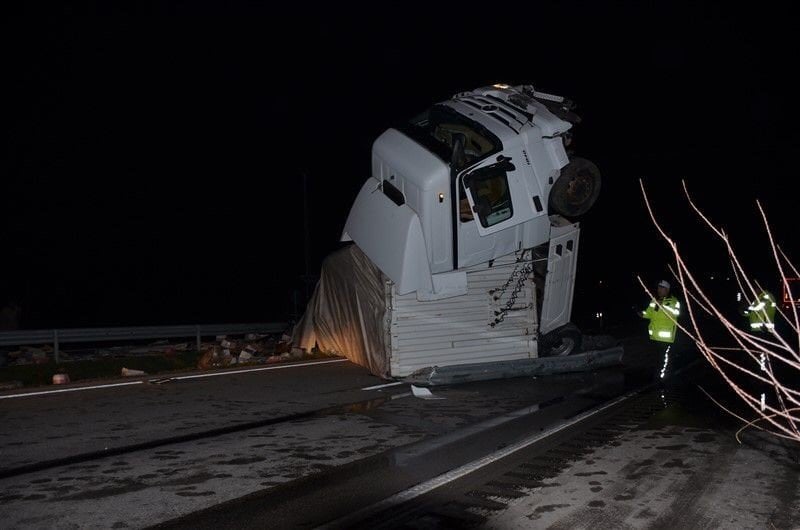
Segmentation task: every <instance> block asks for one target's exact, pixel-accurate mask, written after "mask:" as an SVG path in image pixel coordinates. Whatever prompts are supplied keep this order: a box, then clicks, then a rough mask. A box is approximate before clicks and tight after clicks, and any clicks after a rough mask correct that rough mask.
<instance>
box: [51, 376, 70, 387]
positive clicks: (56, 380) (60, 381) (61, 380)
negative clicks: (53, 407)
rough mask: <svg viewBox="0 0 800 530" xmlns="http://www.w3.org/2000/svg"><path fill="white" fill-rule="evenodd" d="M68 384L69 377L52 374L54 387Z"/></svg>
mask: <svg viewBox="0 0 800 530" xmlns="http://www.w3.org/2000/svg"><path fill="white" fill-rule="evenodd" d="M68 383H69V375H67V374H53V384H54V385H66V384H68Z"/></svg>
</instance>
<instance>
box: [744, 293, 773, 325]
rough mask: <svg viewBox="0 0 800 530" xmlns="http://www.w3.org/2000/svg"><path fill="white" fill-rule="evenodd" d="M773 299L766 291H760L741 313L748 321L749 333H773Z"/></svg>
mask: <svg viewBox="0 0 800 530" xmlns="http://www.w3.org/2000/svg"><path fill="white" fill-rule="evenodd" d="M776 307H777V304H776V303H775V297H774V296H772V293H770V292H769V291H767V290H763V291H761V293H760V294H759V295H758V298H756V299H755V300H754V301H753V302H751V303H750V305H748V306H747V308H746V309H745V310H744V311H743V313H744V316H746V317H747V318H748V320H749V321H750V331H756V332H761V331H773V330H774V329H775V308H776Z"/></svg>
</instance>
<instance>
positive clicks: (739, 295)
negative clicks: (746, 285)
mask: <svg viewBox="0 0 800 530" xmlns="http://www.w3.org/2000/svg"><path fill="white" fill-rule="evenodd" d="M736 301H737V302H741V301H742V293H736Z"/></svg>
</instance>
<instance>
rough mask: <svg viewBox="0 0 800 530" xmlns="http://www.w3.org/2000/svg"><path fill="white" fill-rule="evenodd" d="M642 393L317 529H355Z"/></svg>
mask: <svg viewBox="0 0 800 530" xmlns="http://www.w3.org/2000/svg"><path fill="white" fill-rule="evenodd" d="M640 391H641V390H637V391H634V392H630V393H628V394H625V395H624V396H621V397H619V398H617V399H615V400H614V401H612V402H610V403H606V404H605V405H602V406H600V407H598V408H596V409H592V410H589V411H587V412H584V413H583V414H579V415H578V416H575V417H574V418H572V419H571V420H568V421H564V422H561V423H559V424H557V425H556V426H555V427H553V428H551V429H550V430H548V431H545V432H543V433H540V434H536V435H534V436H531V437H529V438H526V439H524V440H521V441H519V442H517V443H515V444H512V445H509V446H508V447H505V448H503V449H500V450H499V451H495V452H494V453H491V454H488V455H486V456H484V457H483V458H479V459H477V460H473V461H472V462H469V463H468V464H464V465H463V466H461V467H457V468H455V469H451V470H450V471H448V472H446V473H442V474H441V475H439V476H438V477H434V478H432V479H431V480H428V481H427V482H422V483H420V484H417V485H416V486H414V487H412V488H409V489H407V490H405V491H401V492H400V493H396V494H394V495H392V496H391V497H388V498H386V499H384V500H382V501H379V502H376V503H375V504H372V505H371V506H367V507H366V508H362V509H361V510H359V511H357V512H355V513H353V514H350V515H348V516H345V517H342V518H341V519H337V520H335V521H332V522H330V523H328V524H325V525H322V526H319V527H317V528H343V527H348V526H352V524H353V523H355V522H357V521H361V520H362V519H364V518H366V517H368V516H370V515H372V514H375V513H378V512H382V511H384V510H388V509H389V508H393V507H395V506H398V505H400V504H403V503H405V502H408V501H410V500H413V499H416V498H417V497H420V496H422V495H425V494H426V493H429V492H431V491H433V490H435V489H437V488H440V487H442V486H444V485H445V484H449V483H451V482H453V481H455V480H458V479H460V478H462V477H464V476H466V475H469V474H470V473H472V472H474V471H477V470H479V469H481V468H483V467H486V466H488V465H489V464H492V463H494V462H497V461H498V460H501V459H503V458H506V457H507V456H510V455H512V454H514V453H516V452H517V451H521V450H522V449H525V448H526V447H528V446H530V445H533V444H535V443H536V442H539V441H541V440H543V439H545V438H547V437H549V436H552V435H554V434H556V433H558V432H560V431H563V430H564V429H566V428H568V427H571V426H573V425H575V424H576V423H578V422H581V421H583V420H585V419H587V418H590V417H592V416H594V415H595V414H598V413H600V412H602V411H604V410H606V409H608V408H610V407H613V406H614V405H617V404H619V403H622V402H623V401H625V400H627V399H630V398H631V397H633V396H635V395H637V394H639V392H640Z"/></svg>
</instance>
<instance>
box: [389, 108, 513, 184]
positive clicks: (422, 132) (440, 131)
mask: <svg viewBox="0 0 800 530" xmlns="http://www.w3.org/2000/svg"><path fill="white" fill-rule="evenodd" d="M399 129H400V130H401V131H402V132H403V133H404V134H406V135H407V136H409V137H411V138H412V139H413V140H415V141H416V142H417V143H419V144H421V145H423V146H424V147H427V148H428V149H429V150H430V151H432V152H433V153H434V154H436V155H437V156H438V157H439V158H441V159H442V160H444V161H445V162H447V163H451V162H452V163H453V164H454V165H455V166H456V167H455V169H462V168H465V167H467V166H470V165H471V164H473V163H475V162H477V161H478V160H481V159H482V158H485V157H486V156H489V155H490V154H492V153H496V152H498V151H500V150H501V149H502V144H501V143H500V140H499V139H498V138H497V137H496V136H495V135H493V134H492V133H491V132H489V131H488V130H487V129H486V128H485V127H483V126H482V125H480V124H478V123H476V122H474V121H472V120H470V119H469V118H467V117H466V116H463V115H462V114H459V113H458V112H456V111H455V110H453V109H451V108H450V107H447V106H445V105H434V106H433V107H431V108H430V109H428V110H427V111H425V112H423V113H422V114H420V115H419V116H417V117H416V118H414V119H413V120H411V121H410V122H409V123H408V124H405V125H403V126H400V127H399ZM459 139H460V140H461V142H462V145H463V150H462V152H461V153H460V154H461V156H460V157H457V158H458V159H457V160H453V149H454V146H455V145H456V142H457V140H459Z"/></svg>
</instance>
